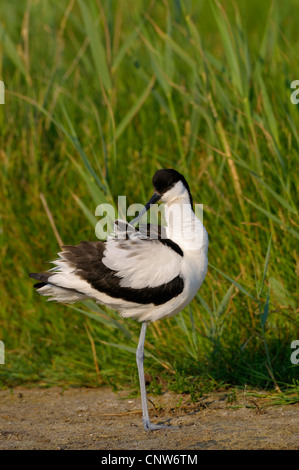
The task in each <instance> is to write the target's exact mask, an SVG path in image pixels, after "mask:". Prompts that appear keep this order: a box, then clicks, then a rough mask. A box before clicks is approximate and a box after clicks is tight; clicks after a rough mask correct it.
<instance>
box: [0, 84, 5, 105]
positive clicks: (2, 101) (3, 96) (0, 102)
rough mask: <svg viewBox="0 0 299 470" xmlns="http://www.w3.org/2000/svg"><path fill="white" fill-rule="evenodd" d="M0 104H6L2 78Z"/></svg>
mask: <svg viewBox="0 0 299 470" xmlns="http://www.w3.org/2000/svg"><path fill="white" fill-rule="evenodd" d="M0 104H5V86H4V82H2V80H0Z"/></svg>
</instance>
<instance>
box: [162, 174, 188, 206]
mask: <svg viewBox="0 0 299 470" xmlns="http://www.w3.org/2000/svg"><path fill="white" fill-rule="evenodd" d="M180 182H181V183H182V185H183V189H185V190H187V191H188V194H189V198H190V204H191V206H193V201H192V196H191V192H190V189H189V185H188V183H187V181H186V180H185V178H184V176H183V175H181V174H180V173H179V172H178V171H176V170H173V169H162V170H158V171H156V173H155V174H154V176H153V186H154V188H155V191H156V192H157V193H158V194H159V195H160V196H161V197H162V200H163V199H165V198H166V199H167V195H166V193H167V192H168V191H170V190H171V189H173V188H174V187H175V186H176V187H177V188H178V189H179V187H180V188H182V185H181V184H180ZM177 183H179V185H177ZM173 194H175V191H174V192H173ZM163 196H164V198H163Z"/></svg>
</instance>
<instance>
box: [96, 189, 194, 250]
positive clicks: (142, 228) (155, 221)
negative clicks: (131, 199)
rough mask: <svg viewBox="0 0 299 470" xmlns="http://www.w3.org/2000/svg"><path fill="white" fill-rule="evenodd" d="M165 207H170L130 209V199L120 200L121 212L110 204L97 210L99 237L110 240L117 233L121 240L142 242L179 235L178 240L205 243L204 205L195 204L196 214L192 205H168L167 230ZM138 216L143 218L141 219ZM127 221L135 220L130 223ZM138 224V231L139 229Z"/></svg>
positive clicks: (138, 205) (124, 197)
mask: <svg viewBox="0 0 299 470" xmlns="http://www.w3.org/2000/svg"><path fill="white" fill-rule="evenodd" d="M165 207H166V204H163V203H161V204H160V205H157V204H153V205H151V207H150V209H149V210H148V211H147V212H146V211H145V206H144V205H143V204H131V205H130V206H129V207H128V208H127V198H126V196H118V206H117V210H116V208H115V207H114V206H113V205H111V204H108V203H107V204H100V205H99V206H97V208H96V210H95V215H96V216H98V217H101V219H100V220H99V222H98V223H97V224H96V226H95V234H96V237H97V238H99V239H100V240H106V239H107V238H108V237H109V235H111V234H112V233H113V236H114V237H115V238H117V239H126V238H128V237H131V236H134V234H136V235H137V236H138V238H141V239H148V238H150V239H152V240H155V239H156V240H157V239H159V238H161V239H166V238H172V236H173V234H174V233H175V235H176V237H179V238H180V239H184V240H186V241H190V242H198V243H200V242H201V241H202V236H203V231H202V230H200V228H201V224H202V223H203V204H195V205H194V212H193V211H191V210H190V204H179V203H176V202H174V203H172V204H171V205H170V204H168V205H167V210H168V217H169V219H170V223H169V226H168V227H167V229H166V223H165V217H164V211H165ZM138 214H142V215H141V216H140V217H139V215H138ZM148 214H149V217H148ZM127 217H128V218H130V217H135V218H134V219H133V221H128V222H127ZM148 219H149V220H148ZM115 221H116V222H115ZM159 222H161V223H159ZM131 224H132V225H131ZM137 224H138V229H135V226H137ZM157 226H159V228H157Z"/></svg>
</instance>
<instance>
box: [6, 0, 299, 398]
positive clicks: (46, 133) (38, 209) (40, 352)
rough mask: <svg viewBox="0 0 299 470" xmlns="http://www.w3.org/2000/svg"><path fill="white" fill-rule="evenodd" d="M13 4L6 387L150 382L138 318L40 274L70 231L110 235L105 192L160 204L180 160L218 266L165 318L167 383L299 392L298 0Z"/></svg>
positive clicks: (160, 361) (73, 238) (153, 352)
mask: <svg viewBox="0 0 299 470" xmlns="http://www.w3.org/2000/svg"><path fill="white" fill-rule="evenodd" d="M3 3H4V6H3V8H2V10H3V11H2V13H1V20H0V79H1V80H3V81H4V83H5V87H6V95H5V105H1V106H0V138H1V141H0V142H1V145H0V149H1V150H0V156H1V168H2V171H1V175H2V178H1V221H2V222H1V241H2V243H1V260H2V262H1V268H2V275H1V281H0V282H1V304H0V328H1V330H0V339H2V340H3V341H4V343H5V347H6V364H5V365H4V366H0V367H1V368H0V385H1V386H3V387H13V386H15V385H19V384H39V385H43V386H49V385H61V386H75V385H86V386H98V385H100V384H111V385H112V386H114V387H121V386H129V387H133V388H135V387H137V386H138V377H137V371H136V367H135V355H134V351H135V348H136V343H137V341H138V334H139V325H138V324H137V323H134V322H133V321H130V320H123V319H121V318H120V317H119V316H118V315H117V314H116V313H115V312H111V311H108V310H107V309H104V308H100V307H98V306H96V305H95V304H94V303H92V302H87V303H84V304H78V305H76V306H75V308H70V307H68V306H64V305H58V304H54V303H47V302H45V299H44V298H41V297H39V296H38V295H37V294H36V293H35V292H34V290H33V289H32V281H31V280H30V279H29V278H28V273H29V272H32V271H38V270H44V269H47V267H48V265H47V264H46V263H45V262H47V261H49V260H51V259H53V257H54V256H55V253H56V252H57V251H59V244H58V240H59V237H60V238H61V239H62V241H63V242H64V243H68V244H72V243H73V244H77V243H79V241H81V240H83V239H89V240H95V239H96V237H95V232H94V224H95V222H96V221H97V220H98V217H96V216H95V208H96V206H97V205H98V204H100V203H103V202H108V203H113V204H115V205H116V204H117V197H118V195H126V196H127V198H128V204H131V203H133V202H141V203H145V202H146V201H147V200H148V197H149V196H150V195H151V194H152V186H151V176H152V175H153V173H154V172H155V170H157V169H158V168H161V167H173V168H176V169H177V170H178V171H180V172H182V173H183V174H184V176H185V177H186V179H187V181H188V182H189V184H190V187H191V191H192V194H193V196H194V201H195V202H196V203H202V204H204V224H205V226H206V228H207V230H208V233H209V236H210V248H209V263H210V266H209V271H208V275H207V277H206V280H205V282H204V284H203V286H202V288H201V289H200V291H199V294H198V295H197V296H196V298H195V299H194V301H193V302H192V303H191V304H190V306H188V307H187V308H186V309H185V311H184V312H183V313H182V314H179V315H177V316H176V317H174V318H171V319H167V320H162V321H159V322H156V323H155V324H153V325H151V326H150V328H149V330H148V335H147V342H146V351H147V358H146V365H145V367H146V371H147V372H148V373H149V374H150V375H151V377H152V380H151V385H150V387H151V389H152V390H153V391H159V390H161V389H163V388H164V387H167V388H171V389H173V390H175V391H180V392H182V391H187V392H190V393H191V394H192V396H193V397H196V396H197V395H198V394H200V393H202V391H203V390H208V389H214V388H217V387H221V386H227V385H234V386H239V387H243V386H245V385H247V386H249V387H258V388H267V389H270V390H271V389H274V388H276V389H280V390H288V391H294V390H297V391H298V384H297V382H296V378H298V366H294V365H293V364H291V362H290V356H291V353H292V350H291V349H290V344H291V342H292V341H293V340H294V339H299V319H298V294H297V291H298V283H297V279H298V273H299V267H298V266H299V265H298V238H299V221H298V209H297V208H298V205H297V203H298V200H297V199H298V198H297V190H298V150H299V149H298V147H299V133H298V128H299V114H298V112H299V105H298V106H295V105H293V104H291V101H290V95H291V91H293V90H291V89H290V83H291V82H292V81H293V80H295V79H298V78H299V65H298V60H297V52H296V51H298V47H299V39H298V34H297V31H298V18H297V17H296V15H295V14H294V11H295V8H296V2H295V0H294V1H291V0H289V1H288V2H278V1H270V0H269V1H268V0H264V1H263V2H260V1H259V2H258V1H251V2H247V1H245V0H244V1H243V0H242V1H238V2H231V1H219V2H212V1H211V2H207V1H203V0H202V1H192V0H177V1H173V2H172V1H167V0H166V1H165V2H156V1H145V0H144V1H141V0H140V1H138V2H133V1H129V0H128V1H126V2H122V1H115V0H114V1H96V0H92V1H89V2H84V1H83V0H78V1H73V0H70V1H62V2H59V3H57V2H54V1H53V0H36V1H34V2H33V1H31V2H30V1H28V2H9V1H4V2H3ZM129 6H130V8H129ZM40 194H43V195H44V198H45V201H46V204H47V207H48V215H47V212H46V210H45V203H44V204H43V203H42V199H41V197H40ZM49 213H50V214H51V216H52V217H53V221H54V223H55V225H56V228H57V233H55V232H54V231H53V224H52V226H51V224H50V220H49ZM296 384H297V385H296Z"/></svg>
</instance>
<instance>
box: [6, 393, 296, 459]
mask: <svg viewBox="0 0 299 470" xmlns="http://www.w3.org/2000/svg"><path fill="white" fill-rule="evenodd" d="M229 397H230V395H229V392H222V393H221V392H219V393H216V394H211V395H207V396H204V397H202V398H201V399H200V400H199V401H198V402H197V403H191V401H190V399H189V397H188V396H185V395H184V396H180V395H175V394H172V393H165V394H164V395H161V396H158V397H157V396H155V397H149V398H150V400H151V402H152V403H150V415H151V419H152V421H153V422H155V423H158V422H165V423H167V424H171V425H173V426H176V427H177V428H175V429H169V430H168V429H167V430H159V431H153V432H145V431H144V430H143V426H142V422H141V409H140V400H139V398H128V392H118V393H114V392H112V391H111V390H110V389H107V388H99V389H87V388H81V389H80V388H77V389H68V390H65V391H62V390H61V389H59V388H50V389H36V388H35V389H25V388H16V389H14V390H13V391H10V390H2V391H0V400H1V407H0V449H101V450H104V449H106V450H116V449H122V450H135V449H136V450H137V449H140V450H141V449H143V450H144V449H145V450H151V449H155V450H165V449H168V450H178V449H184V450H201V449H299V403H297V404H294V405H287V406H271V407H266V408H263V404H264V401H265V399H263V398H256V397H250V396H246V394H243V393H241V392H240V393H238V394H237V396H236V397H234V398H235V399H234V401H233V402H231V400H229Z"/></svg>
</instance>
